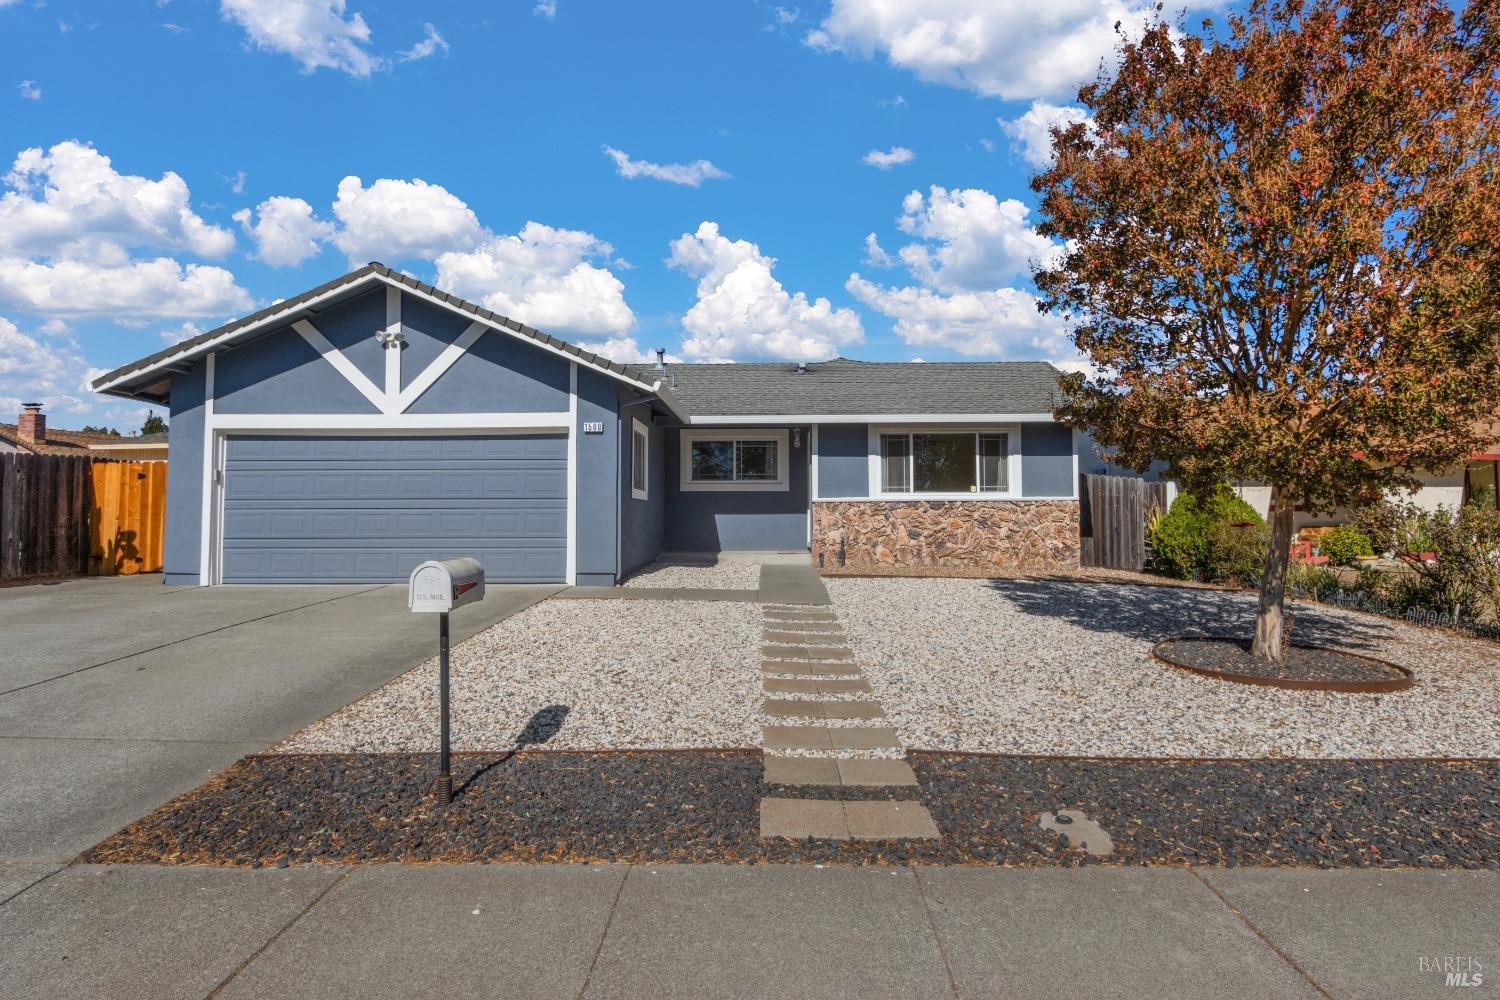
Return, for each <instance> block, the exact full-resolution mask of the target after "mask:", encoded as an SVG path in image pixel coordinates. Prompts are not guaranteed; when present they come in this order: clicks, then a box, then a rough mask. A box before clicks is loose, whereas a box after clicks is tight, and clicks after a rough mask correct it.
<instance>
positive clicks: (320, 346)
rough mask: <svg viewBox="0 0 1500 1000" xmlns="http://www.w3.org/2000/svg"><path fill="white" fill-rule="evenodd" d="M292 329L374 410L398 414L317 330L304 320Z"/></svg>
mask: <svg viewBox="0 0 1500 1000" xmlns="http://www.w3.org/2000/svg"><path fill="white" fill-rule="evenodd" d="M292 329H294V330H296V331H297V332H298V333H300V334H302V339H303V340H306V341H307V342H308V343H309V344H311V345H312V347H313V350H315V351H317V352H318V353H319V354H321V355H323V360H324V361H327V362H328V363H329V364H331V365H333V367H334V368H335V369H337V370H338V373H339V374H340V375H342V376H344V378H345V380H346V381H348V383H349V384H350V385H352V386H354V388H356V389H358V390H359V392H360V395H362V396H364V397H365V398H366V399H368V400H369V401H370V402H372V403H374V404H375V408H376V409H377V410H379V411H380V412H381V413H395V412H399V411H396V410H393V409H392V405H393V401H392V399H391V397H389V396H387V395H386V394H385V393H384V392H383V391H381V390H380V389H379V388H377V387H376V385H375V383H374V382H371V381H370V380H369V378H367V377H366V376H365V373H364V372H362V371H360V370H359V369H358V368H357V367H355V364H354V362H352V361H350V360H349V359H348V358H347V357H346V356H345V355H344V352H343V351H341V350H339V349H338V348H337V347H334V346H333V345H332V344H330V343H329V342H328V338H327V337H325V336H323V335H322V334H321V333H319V332H318V328H317V327H315V326H313V325H312V324H311V323H309V322H308V321H307V320H305V319H299V320H297V322H295V323H293V324H292Z"/></svg>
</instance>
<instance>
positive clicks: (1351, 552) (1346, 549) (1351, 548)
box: [1318, 524, 1375, 566]
mask: <svg viewBox="0 0 1500 1000" xmlns="http://www.w3.org/2000/svg"><path fill="white" fill-rule="evenodd" d="M1318 548H1319V549H1321V550H1322V552H1323V554H1324V555H1325V556H1327V557H1328V561H1329V562H1330V563H1332V564H1333V565H1335V566H1353V565H1354V560H1355V559H1356V558H1358V557H1359V556H1373V555H1374V554H1375V548H1374V546H1372V545H1371V544H1370V538H1369V536H1368V535H1366V534H1365V533H1364V532H1362V531H1360V530H1359V529H1358V528H1354V527H1351V526H1349V525H1347V524H1341V525H1339V526H1338V527H1337V528H1334V529H1333V530H1332V531H1330V532H1328V533H1327V534H1326V535H1324V536H1323V537H1322V538H1321V539H1319V540H1318Z"/></svg>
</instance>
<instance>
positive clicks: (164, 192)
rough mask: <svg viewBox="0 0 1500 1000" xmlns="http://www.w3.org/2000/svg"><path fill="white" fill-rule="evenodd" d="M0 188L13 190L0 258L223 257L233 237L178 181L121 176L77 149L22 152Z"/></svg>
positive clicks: (2, 222)
mask: <svg viewBox="0 0 1500 1000" xmlns="http://www.w3.org/2000/svg"><path fill="white" fill-rule="evenodd" d="M5 183H6V184H7V185H8V186H10V187H11V188H12V190H10V191H7V192H6V193H5V195H4V196H0V255H5V254H24V255H36V256H68V257H76V258H85V259H96V258H108V257H113V256H117V255H118V250H119V248H122V247H133V246H146V247H153V248H155V249H159V250H185V251H188V252H191V253H195V254H198V255H200V256H204V257H222V256H223V255H224V254H226V253H228V252H229V251H230V250H232V249H233V248H234V234H233V233H232V232H230V231H229V230H227V229H224V228H222V227H220V226H215V225H212V224H210V223H208V222H205V221H204V220H203V218H202V217H201V216H199V215H198V214H197V213H196V212H194V211H193V209H192V206H191V204H190V200H189V195H188V186H187V183H186V182H185V181H184V180H183V179H182V178H181V177H179V176H177V174H175V173H172V172H171V171H168V172H167V173H165V174H163V175H162V177H161V180H156V181H153V180H149V179H147V178H145V177H137V176H134V175H129V174H121V173H118V172H117V171H116V170H115V168H114V166H113V165H112V164H111V163H110V159H109V157H107V156H105V155H103V154H102V153H100V152H99V151H98V150H96V149H94V148H93V147H92V146H87V145H84V144H82V143H78V142H72V141H67V142H60V143H58V144H57V145H55V146H53V147H52V148H51V149H50V150H46V151H43V150H42V149H40V148H38V147H33V148H31V149H27V150H23V151H22V152H21V153H20V155H18V156H17V157H16V160H15V164H14V165H13V166H12V167H11V170H10V173H9V174H7V175H6V176H5Z"/></svg>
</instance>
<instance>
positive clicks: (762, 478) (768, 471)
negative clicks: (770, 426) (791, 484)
mask: <svg viewBox="0 0 1500 1000" xmlns="http://www.w3.org/2000/svg"><path fill="white" fill-rule="evenodd" d="M786 445H787V432H786V431H683V432H682V477H681V480H682V482H681V486H682V489H684V490H785V489H786V488H787V479H786V452H787V447H786Z"/></svg>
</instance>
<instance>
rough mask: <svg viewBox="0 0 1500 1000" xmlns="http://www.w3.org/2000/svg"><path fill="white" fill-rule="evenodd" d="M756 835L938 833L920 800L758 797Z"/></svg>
mask: <svg viewBox="0 0 1500 1000" xmlns="http://www.w3.org/2000/svg"><path fill="white" fill-rule="evenodd" d="M760 835H761V837H762V838H765V839H770V838H772V837H783V838H786V839H787V840H803V839H806V838H808V837H819V838H823V839H827V840H908V839H937V838H939V837H941V836H942V834H940V833H939V832H938V828H937V824H936V823H934V822H933V821H932V814H931V813H929V812H928V811H927V807H926V806H924V805H922V804H921V803H920V802H829V801H826V800H823V799H782V798H771V797H767V798H764V799H761V800H760Z"/></svg>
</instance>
